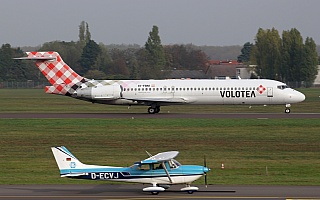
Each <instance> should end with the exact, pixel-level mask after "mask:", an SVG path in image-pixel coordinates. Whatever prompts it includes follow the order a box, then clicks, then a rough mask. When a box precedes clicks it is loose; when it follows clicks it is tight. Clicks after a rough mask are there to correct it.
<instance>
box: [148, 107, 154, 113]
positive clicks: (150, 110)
mask: <svg viewBox="0 0 320 200" xmlns="http://www.w3.org/2000/svg"><path fill="white" fill-rule="evenodd" d="M148 113H149V114H154V113H156V109H155V108H152V107H149V108H148Z"/></svg>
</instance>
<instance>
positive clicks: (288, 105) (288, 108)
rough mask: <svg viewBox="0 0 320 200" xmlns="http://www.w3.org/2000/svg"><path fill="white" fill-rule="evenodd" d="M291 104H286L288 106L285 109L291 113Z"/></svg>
mask: <svg viewBox="0 0 320 200" xmlns="http://www.w3.org/2000/svg"><path fill="white" fill-rule="evenodd" d="M290 107H291V104H286V108H285V109H284V112H285V113H290Z"/></svg>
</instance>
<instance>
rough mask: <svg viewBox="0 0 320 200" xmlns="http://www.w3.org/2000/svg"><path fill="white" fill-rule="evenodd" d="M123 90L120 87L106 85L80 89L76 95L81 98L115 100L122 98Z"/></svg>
mask: <svg viewBox="0 0 320 200" xmlns="http://www.w3.org/2000/svg"><path fill="white" fill-rule="evenodd" d="M121 92H122V89H121V86H120V85H104V86H94V87H87V88H79V89H77V91H76V95H77V97H79V98H86V99H101V100H114V99H120V98H121V97H122V93H121Z"/></svg>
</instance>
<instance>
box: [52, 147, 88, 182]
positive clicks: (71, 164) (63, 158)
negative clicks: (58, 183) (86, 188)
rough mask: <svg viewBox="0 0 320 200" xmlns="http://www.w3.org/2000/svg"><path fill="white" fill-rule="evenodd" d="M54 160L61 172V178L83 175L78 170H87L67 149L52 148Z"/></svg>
mask: <svg viewBox="0 0 320 200" xmlns="http://www.w3.org/2000/svg"><path fill="white" fill-rule="evenodd" d="M51 150H52V153H53V155H54V158H55V160H56V162H57V165H58V167H59V170H60V175H61V177H65V176H80V175H83V173H82V172H81V171H78V169H84V168H86V165H85V164H83V163H81V162H80V161H79V160H78V159H77V158H76V157H75V156H74V155H73V154H72V153H71V152H70V151H69V150H68V149H67V148H66V147H64V146H60V147H51Z"/></svg>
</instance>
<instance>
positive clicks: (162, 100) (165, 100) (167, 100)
mask: <svg viewBox="0 0 320 200" xmlns="http://www.w3.org/2000/svg"><path fill="white" fill-rule="evenodd" d="M124 99H128V100H132V101H138V102H157V103H176V104H181V103H191V102H192V101H191V100H190V99H187V98H183V97H179V98H124Z"/></svg>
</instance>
